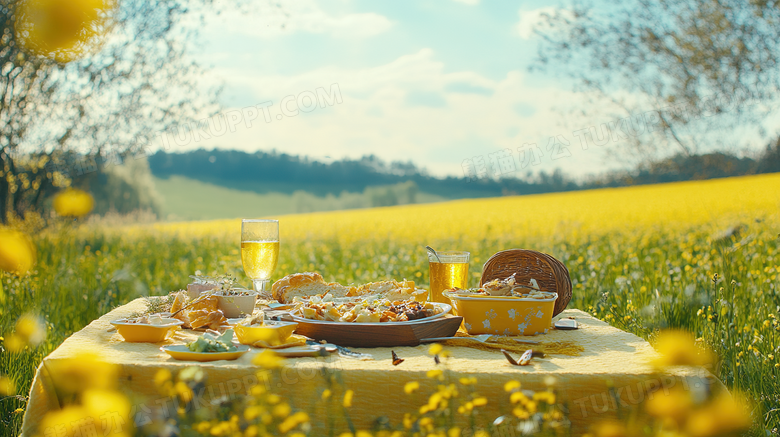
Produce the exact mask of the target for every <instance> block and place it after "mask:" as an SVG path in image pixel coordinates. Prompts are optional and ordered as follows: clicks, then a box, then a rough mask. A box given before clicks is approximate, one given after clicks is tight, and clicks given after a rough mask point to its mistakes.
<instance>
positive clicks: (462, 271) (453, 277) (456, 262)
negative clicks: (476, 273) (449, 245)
mask: <svg viewBox="0 0 780 437" xmlns="http://www.w3.org/2000/svg"><path fill="white" fill-rule="evenodd" d="M437 255H438V257H437ZM428 274H429V278H430V282H431V284H430V290H429V291H428V301H429V302H440V303H447V304H448V303H450V300H449V299H447V298H446V297H444V296H443V295H442V294H441V293H442V291H444V290H448V289H450V288H455V287H457V288H463V289H465V288H468V283H469V253H468V252H460V251H454V250H450V251H444V252H436V255H434V254H432V253H430V252H428Z"/></svg>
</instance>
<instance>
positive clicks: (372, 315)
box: [293, 293, 443, 323]
mask: <svg viewBox="0 0 780 437" xmlns="http://www.w3.org/2000/svg"><path fill="white" fill-rule="evenodd" d="M295 303H296V306H295V309H294V310H293V314H295V313H298V314H300V316H301V317H303V318H305V319H310V320H324V321H330V322H347V323H381V322H406V321H410V320H419V319H424V318H426V317H432V316H435V315H437V314H441V313H442V312H443V310H442V308H441V307H439V306H436V305H434V304H432V303H429V302H425V303H421V302H418V301H416V300H414V299H407V300H395V301H391V300H389V299H383V298H379V297H377V296H369V297H365V298H357V299H355V298H351V299H350V298H334V297H333V295H331V294H330V293H328V294H326V295H324V296H311V297H309V298H308V299H301V298H300V297H297V296H296V298H295Z"/></svg>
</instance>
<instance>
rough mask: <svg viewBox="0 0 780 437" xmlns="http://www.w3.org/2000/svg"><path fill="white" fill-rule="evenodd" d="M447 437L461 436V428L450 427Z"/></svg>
mask: <svg viewBox="0 0 780 437" xmlns="http://www.w3.org/2000/svg"><path fill="white" fill-rule="evenodd" d="M447 437H460V428H457V427H455V428H450V429H449V431H447Z"/></svg>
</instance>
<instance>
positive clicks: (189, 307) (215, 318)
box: [171, 291, 229, 330]
mask: <svg viewBox="0 0 780 437" xmlns="http://www.w3.org/2000/svg"><path fill="white" fill-rule="evenodd" d="M171 313H173V317H174V318H176V319H179V320H181V321H182V322H184V325H183V326H184V327H185V328H189V329H204V328H206V329H214V330H218V329H220V328H224V327H227V326H229V324H228V320H227V317H225V315H224V314H223V313H222V311H220V310H219V302H218V299H217V297H216V296H212V295H208V296H201V297H199V298H198V299H195V300H188V298H187V293H186V292H183V291H180V292H178V293H176V294H175V297H174V300H173V305H171Z"/></svg>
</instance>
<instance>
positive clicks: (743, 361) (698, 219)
mask: <svg viewBox="0 0 780 437" xmlns="http://www.w3.org/2000/svg"><path fill="white" fill-rule="evenodd" d="M278 218H279V219H280V234H281V252H280V257H279V266H278V268H277V271H276V273H275V274H274V275H273V277H272V279H274V280H275V279H279V278H280V277H282V276H284V275H286V274H289V273H293V272H300V271H318V272H320V273H322V274H323V276H325V278H326V279H327V280H331V281H339V282H341V283H345V284H346V283H363V282H368V281H376V280H383V279H388V278H395V279H403V278H407V279H412V280H414V281H415V282H417V283H418V284H419V285H420V286H423V287H426V286H427V284H428V268H427V256H426V254H425V249H424V245H426V244H430V245H431V246H433V247H435V248H437V249H441V250H445V249H459V250H467V251H469V252H471V263H470V269H471V272H470V277H471V281H472V283H471V285H475V284H476V283H477V282H478V280H479V277H480V273H481V266H482V263H484V262H485V260H487V258H488V257H490V256H491V255H492V254H494V253H495V252H497V251H499V250H502V249H508V248H513V247H522V248H529V249H536V250H541V251H544V252H547V253H550V254H551V255H553V256H555V257H556V258H558V259H559V260H561V261H562V262H563V263H564V264H565V265H566V267H567V268H568V270H569V272H570V276H571V280H572V284H573V289H574V291H573V298H572V301H571V302H570V304H569V307H570V308H580V309H583V310H586V311H589V312H590V313H592V314H594V315H595V316H597V317H599V318H602V319H603V320H606V321H608V322H610V323H611V324H613V325H615V326H617V327H619V328H622V329H625V330H628V331H631V332H634V333H636V334H638V335H640V336H643V337H645V338H647V339H649V340H651V341H653V340H654V339H655V336H656V335H657V333H658V332H659V330H661V329H665V328H676V329H682V330H684V331H687V332H690V333H692V334H693V338H695V339H696V340H697V344H702V345H708V346H709V347H710V348H711V349H712V351H713V353H714V354H713V356H717V363H716V367H715V368H714V370H715V372H716V373H717V376H718V377H720V378H721V379H722V380H723V381H724V383H725V384H726V385H727V386H728V387H729V388H732V389H737V390H740V391H742V392H745V393H746V395H747V396H748V397H750V398H751V399H752V400H753V401H754V402H755V403H756V406H757V409H755V410H754V411H755V412H756V413H755V414H754V417H753V420H754V423H756V425H757V426H758V427H759V428H762V429H763V428H764V427H766V428H768V429H772V428H775V427H780V415H777V414H776V412H777V411H780V382H778V381H780V360H779V359H780V322H779V321H778V317H780V315H778V312H780V278H778V276H780V238H779V237H778V232H779V231H780V174H775V175H761V176H750V177H741V178H729V179H720V180H710V181H697V182H685V183H674V184H664V185H652V186H640V187H629V188H619V189H603V190H593V191H581V192H569V193H556V194H545V195H534V196H519V197H504V198H495V199H470V200H459V201H452V202H445V203H438V204H427V205H408V206H399V207H389V208H376V209H367V210H351V211H338V212H328V213H312V214H301V215H291V216H283V217H278ZM73 223H74V222H73V221H72V220H67V221H63V222H62V223H60V224H59V225H56V226H53V227H51V228H50V229H49V230H47V231H45V232H42V233H40V234H38V235H33V236H32V237H33V238H32V243H33V244H34V246H35V250H34V251H30V252H31V253H33V254H34V257H35V259H36V264H35V265H34V267H32V269H31V270H30V273H29V274H28V275H26V276H22V277H17V276H15V275H14V274H11V273H4V272H1V271H0V284H2V286H0V304H2V306H0V336H2V337H3V338H2V339H0V346H2V347H3V349H4V352H2V353H0V395H6V396H12V397H10V398H8V400H6V401H5V402H3V403H0V419H1V420H2V421H3V423H4V425H5V426H4V427H2V430H0V435H3V436H5V435H16V432H18V429H19V425H20V423H21V412H23V411H24V408H25V399H24V398H23V397H13V395H14V394H17V395H24V394H26V392H27V390H29V387H30V382H31V380H32V376H33V374H34V371H35V368H36V367H37V366H38V364H39V363H40V361H41V360H42V359H43V357H44V356H45V355H46V354H48V353H49V352H51V351H52V350H53V349H54V348H56V347H57V346H58V345H59V344H60V342H62V340H63V339H64V338H66V337H67V336H68V335H70V334H71V333H73V332H75V331H77V330H79V329H81V328H82V327H83V326H85V325H86V324H87V323H89V322H91V321H92V320H94V319H96V318H97V317H99V316H101V315H102V314H105V313H106V312H107V311H109V310H110V309H111V308H113V307H115V306H117V305H121V304H124V303H126V302H129V301H130V300H132V299H134V298H136V297H138V296H143V295H160V294H167V293H168V292H170V291H173V290H178V289H180V288H183V287H184V286H185V285H186V284H187V282H188V281H189V278H188V275H191V274H193V273H195V272H196V271H201V272H202V273H204V274H224V273H227V274H232V275H234V276H236V277H237V278H238V279H239V281H240V282H242V283H246V284H248V283H249V282H250V281H248V280H247V278H246V277H245V275H244V273H243V268H242V266H241V259H240V253H239V242H240V219H235V220H219V221H208V222H187V223H157V224H152V225H132V226H125V225H123V226H114V225H111V224H110V223H108V222H105V223H103V224H102V225H101V226H98V227H95V226H94V225H86V224H84V225H82V226H78V225H74V224H73ZM8 235H11V234H8ZM14 235H15V234H14ZM0 249H1V248H0ZM17 252H18V251H11V252H9V251H5V252H4V251H2V250H0V256H2V257H5V258H9V259H4V260H2V261H3V263H4V264H2V265H3V266H11V267H8V268H9V269H10V268H12V267H13V266H17V265H22V261H24V260H18V259H10V258H12V257H13V256H12V255H14V254H16V253H17ZM24 262H25V263H26V264H24V266H25V269H26V266H28V265H30V263H29V260H27V261H24ZM13 268H14V269H17V267H13ZM25 269H22V270H25ZM29 320H36V321H38V322H36V323H37V324H35V325H34V326H37V328H36V329H35V330H34V331H35V334H36V335H35V336H31V335H27V336H25V329H22V328H24V327H25V326H28V325H30V323H21V322H22V321H29ZM30 326H32V325H30ZM28 331H29V329H28ZM43 333H45V338H44V336H43V335H39V334H43ZM33 337H35V339H36V342H33V341H31V339H32V338H33ZM409 390H410V391H411V390H412V389H411V388H410V389H409ZM761 411H763V412H766V413H761ZM410 420H411V419H410ZM420 420H423V419H420ZM759 433H760V432H759ZM702 435H704V434H702ZM707 435H709V434H707Z"/></svg>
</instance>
